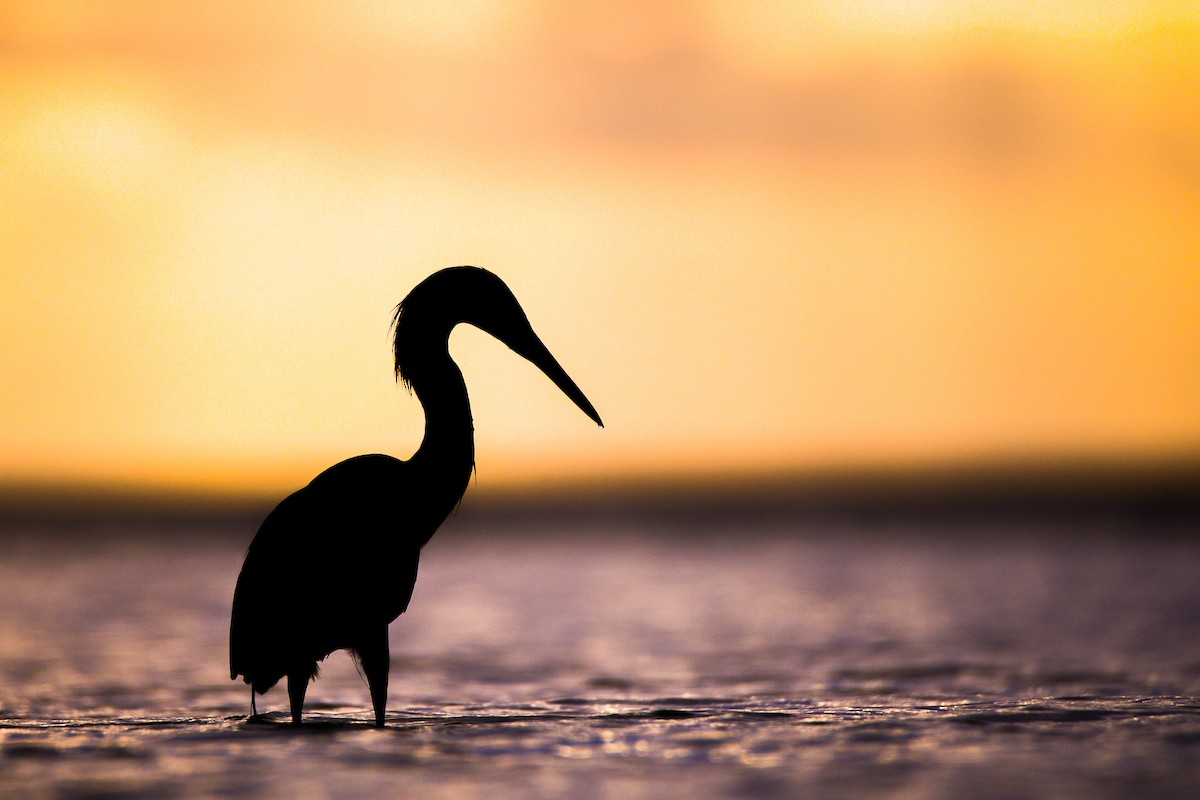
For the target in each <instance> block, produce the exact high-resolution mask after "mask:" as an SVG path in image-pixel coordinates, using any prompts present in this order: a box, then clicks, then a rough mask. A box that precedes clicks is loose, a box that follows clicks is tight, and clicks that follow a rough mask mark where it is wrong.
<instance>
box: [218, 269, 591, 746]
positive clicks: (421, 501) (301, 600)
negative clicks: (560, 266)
mask: <svg viewBox="0 0 1200 800" xmlns="http://www.w3.org/2000/svg"><path fill="white" fill-rule="evenodd" d="M459 323H467V324H470V325H474V326H475V327H477V328H480V329H482V330H483V331H485V332H487V333H489V334H491V335H492V336H494V337H496V338H497V339H499V340H500V341H501V342H503V343H504V344H506V345H508V347H510V348H511V349H512V350H513V351H514V352H516V353H517V354H518V355H521V356H523V357H524V358H526V359H528V360H529V361H531V362H532V363H533V364H534V365H536V366H537V367H538V368H539V369H541V370H542V372H544V373H545V374H546V376H547V377H549V378H550V380H552V381H553V382H554V383H555V384H556V385H557V386H558V388H559V389H561V390H562V391H563V393H565V394H566V395H567V397H569V398H571V400H573V401H574V402H575V404H576V405H577V406H579V408H580V409H581V410H582V411H583V412H584V413H585V414H587V415H588V416H589V417H591V418H592V419H593V420H594V421H595V422H596V424H597V425H600V426H601V427H603V425H604V423H603V422H601V420H600V415H599V414H597V413H596V409H595V408H594V407H593V406H592V404H591V403H590V402H589V401H588V399H587V398H586V397H584V395H583V392H581V391H580V390H579V387H578V386H576V385H575V382H574V381H572V380H571V378H570V377H569V376H568V375H567V373H566V372H565V371H564V370H563V368H562V367H561V366H559V364H558V362H557V361H556V360H555V359H554V356H552V355H551V354H550V351H549V350H548V349H546V346H545V345H544V344H542V342H541V340H540V339H539V338H538V336H537V334H535V333H534V332H533V328H532V327H531V326H530V324H529V320H528V319H527V318H526V316H525V312H524V311H522V309H521V306H520V304H519V303H518V302H517V299H516V297H514V296H513V294H512V292H511V291H509V289H508V287H507V286H505V284H504V282H503V281H501V280H500V279H499V278H498V277H496V276H495V275H493V274H492V273H491V272H488V271H487V270H484V269H480V268H478V267H451V268H449V269H444V270H441V271H440V272H436V273H434V274H433V275H431V276H430V277H428V278H426V279H425V280H424V281H422V282H421V283H420V284H418V285H417V286H416V288H414V289H413V290H412V291H411V292H410V293H409V294H408V296H407V297H406V298H405V299H404V300H403V301H402V302H401V303H400V305H398V306H397V307H396V312H395V317H394V319H393V327H394V330H395V338H394V349H395V356H396V377H397V378H398V379H399V380H400V381H401V382H402V383H403V384H404V385H405V386H406V387H407V388H408V389H409V390H410V392H413V393H415V394H416V396H417V400H418V401H420V403H421V405H422V407H423V408H424V410H425V435H424V438H423V440H422V441H421V446H420V448H419V449H418V450H417V452H416V453H415V454H414V455H413V457H412V458H410V459H409V460H408V461H401V460H399V459H396V458H392V457H391V456H386V455H362V456H357V457H355V458H351V459H348V460H346V461H342V462H341V463H339V464H335V465H333V466H332V467H330V468H329V469H327V470H325V471H324V472H322V473H321V474H320V475H318V476H317V477H316V478H314V479H313V480H312V482H311V483H309V484H308V485H307V486H305V487H304V488H303V489H300V490H299V491H297V492H295V493H294V494H292V495H290V496H288V497H287V498H285V499H284V500H283V501H282V502H280V503H279V505H278V506H276V507H275V510H274V511H272V512H271V513H270V514H269V515H268V516H267V518H266V519H265V520H264V521H263V523H262V526H261V527H260V528H259V530H258V533H257V534H256V535H255V537H254V540H253V541H252V542H251V543H250V548H249V550H248V551H247V552H246V560H245V563H244V564H243V565H242V571H241V574H240V575H239V576H238V581H237V588H236V589H235V590H234V594H233V613H232V619H231V622H230V626H229V674H230V677H231V678H233V679H234V680H236V679H237V677H238V676H239V675H241V676H243V680H244V681H245V682H246V683H248V684H250V687H251V692H250V701H251V709H252V713H254V714H257V708H256V707H255V704H254V695H255V693H257V694H263V693H265V692H266V691H267V690H269V689H270V688H271V687H273V686H274V685H275V684H276V683H278V682H279V680H280V679H281V678H282V677H284V676H285V675H286V676H287V679H288V699H289V702H290V704H291V711H292V722H293V723H295V724H299V723H300V720H301V715H302V713H303V710H304V695H305V691H306V690H307V688H308V683H309V681H310V680H312V679H313V678H316V677H317V675H318V662H319V661H321V660H322V659H324V658H325V657H326V656H328V655H329V654H330V653H332V652H333V651H335V650H349V651H350V653H351V655H352V656H353V657H354V658H355V659H356V661H357V662H358V664H359V666H360V668H361V672H362V674H363V675H364V676H365V677H366V680H367V686H368V688H369V691H370V694H371V704H372V706H373V708H374V711H375V724H376V725H377V726H380V727H382V726H383V724H384V714H385V711H386V706H387V685H388V669H389V648H388V624H389V623H390V622H392V620H394V619H396V617H398V616H399V615H400V614H402V613H404V611H405V610H406V609H407V608H408V603H409V600H410V598H411V597H412V592H413V586H414V585H415V584H416V580H417V562H418V558H419V556H420V553H421V548H422V547H423V546H424V545H425V543H426V542H428V541H429V539H430V537H432V536H433V534H434V532H435V531H436V530H437V529H438V526H440V525H441V524H442V522H443V521H444V520H445V519H446V517H447V516H449V515H450V513H451V512H452V511H453V510H454V509H455V508H456V507H457V506H458V503H459V501H460V500H461V499H462V496H463V493H464V492H465V491H466V488H467V484H468V482H469V480H470V477H471V473H472V471H473V469H474V467H475V443H474V426H473V424H472V420H471V406H470V403H469V401H468V398H467V387H466V384H465V383H464V382H463V377H462V373H461V372H460V371H459V369H458V366H457V365H456V364H455V363H454V361H453V360H452V359H451V358H450V353H449V350H448V340H449V337H450V332H451V330H453V328H454V327H455V326H456V325H458V324H459Z"/></svg>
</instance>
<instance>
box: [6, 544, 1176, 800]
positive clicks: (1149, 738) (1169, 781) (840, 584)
mask: <svg viewBox="0 0 1200 800" xmlns="http://www.w3.org/2000/svg"><path fill="white" fill-rule="evenodd" d="M568 527H571V528H573V529H571V530H541V531H537V532H536V533H535V534H530V535H519V534H515V533H514V532H513V531H511V530H499V529H497V530H487V529H469V528H468V527H464V526H463V525H462V524H461V523H460V524H459V525H458V526H457V527H454V526H452V527H451V529H449V530H447V531H444V532H443V533H442V534H439V536H438V537H437V538H436V539H435V540H434V542H433V543H432V544H431V545H430V546H429V547H428V548H427V549H426V553H425V555H424V558H423V563H422V567H421V577H420V580H419V581H418V585H417V591H416V594H415V596H414V599H413V602H412V605H411V607H410V610H409V613H407V614H406V615H404V616H403V617H401V618H400V620H398V621H397V622H396V623H395V624H393V626H392V632H391V638H392V679H391V691H390V702H389V717H388V720H389V727H388V728H387V729H385V730H376V729H373V728H372V727H371V726H370V725H369V724H368V722H369V720H370V718H371V715H370V711H369V701H368V698H367V691H366V687H365V685H364V684H363V682H362V681H361V679H360V677H359V676H358V675H357V674H356V672H355V669H354V666H353V664H352V662H351V661H350V659H349V658H348V657H347V656H346V655H345V654H343V653H338V654H334V655H333V656H332V657H330V658H329V659H328V660H327V661H326V662H325V664H324V666H323V675H322V678H321V679H320V680H319V681H318V682H316V683H315V684H313V685H312V687H311V688H310V690H309V701H308V704H307V706H306V718H307V719H308V720H310V721H311V724H308V725H305V726H304V727H303V728H301V729H299V730H297V729H294V728H292V727H291V726H290V725H288V724H287V714H286V711H287V698H286V691H284V689H283V687H278V688H276V689H275V690H273V691H272V692H271V693H269V694H268V695H267V696H266V697H265V698H260V699H259V710H260V711H261V712H264V713H263V716H262V718H261V719H259V720H255V721H251V720H248V719H247V714H248V711H249V691H248V689H247V688H246V687H245V686H244V685H243V684H241V683H234V682H232V681H230V680H229V676H228V669H227V657H228V656H227V649H226V648H227V644H226V636H227V630H228V617H229V602H230V598H231V597H232V593H233V584H234V581H235V580H236V577H237V571H238V568H239V566H240V563H241V556H242V552H243V550H244V546H245V543H246V542H245V541H242V540H241V539H240V538H239V537H238V536H236V535H235V536H233V537H231V536H230V535H229V532H228V531H206V530H195V531H193V532H192V533H190V534H187V535H183V536H176V537H174V538H166V539H161V540H156V539H153V538H149V539H147V538H144V537H143V538H134V537H130V536H127V535H124V532H122V531H113V532H112V535H111V536H96V537H92V538H91V539H88V540H79V539H54V538H50V539H45V538H40V539H39V538H37V537H34V536H31V535H27V536H16V537H11V538H9V539H6V540H3V541H0V554H2V556H3V557H2V559H0V585H2V586H3V592H2V595H0V794H5V795H9V794H11V795H13V796H29V797H109V796H111V797H117V796H120V797H127V796H128V797H155V798H160V797H168V798H169V797H209V796H234V797H240V796H254V795H279V796H295V797H316V798H320V797H343V796H367V795H373V796H380V795H382V796H407V795H414V796H415V795H418V794H419V795H421V796H424V797H447V798H449V797H454V798H470V797H496V796H506V797H507V796H534V797H560V796H572V797H622V798H639V797H647V798H649V797H663V796H686V795H692V796H699V797H730V798H732V797H754V798H775V797H780V798H782V797H795V796H839V795H840V796H854V797H893V796H904V797H911V798H953V797H964V796H972V797H983V798H988V797H997V798H999V797H1014V796H1022V797H1065V796H1088V797H1099V798H1106V797H1144V796H1157V797H1172V796H1177V797H1187V796H1200V767H1197V766H1196V765H1197V764H1200V580H1198V576H1200V547H1198V546H1196V545H1192V544H1189V543H1187V542H1186V541H1184V540H1181V539H1178V538H1176V539H1161V538H1159V539H1152V540H1146V539H1144V538H1140V537H1139V536H1138V535H1137V532H1136V531H1131V530H1122V529H1119V528H1117V529H1113V528H1103V529H1094V526H1069V525H1063V524H1062V523H1058V524H1056V525H1054V526H1050V525H1040V526H1039V525H1022V524H1016V523H1009V524H1005V525H1001V524H999V523H988V524H984V523H975V524H966V523H961V524H945V525H941V526H939V528H938V529H937V530H932V531H931V530H928V529H925V528H918V527H910V528H906V527H903V526H900V525H881V526H880V525H875V526H857V527H848V526H845V525H840V526H832V525H825V526H820V525H812V524H808V525H800V524H796V525H789V524H783V523H772V524H763V523H761V522H756V523H752V522H749V521H747V522H746V523H745V524H737V523H736V522H727V523H722V526H721V527H719V528H710V529H707V530H705V531H700V532H695V533H693V532H689V531H679V530H674V531H670V532H666V531H663V530H659V529H656V528H653V527H650V526H649V525H648V524H646V525H639V524H636V523H635V524H629V525H626V526H623V527H621V528H620V529H619V530H613V529H611V528H610V527H608V526H600V525H589V524H584V523H580V524H577V525H574V526H568ZM252 533H253V531H252V530H247V531H246V532H245V537H244V538H245V539H246V540H248V538H249V536H250V535H251V534H252ZM303 579H304V580H305V581H306V582H308V583H310V584H311V586H312V589H313V591H315V592H320V591H321V583H322V581H321V576H320V575H312V576H305V577H304V578H303ZM280 580H281V581H282V580H284V577H283V576H281V577H280Z"/></svg>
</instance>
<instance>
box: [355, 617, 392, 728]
mask: <svg viewBox="0 0 1200 800" xmlns="http://www.w3.org/2000/svg"><path fill="white" fill-rule="evenodd" d="M355 651H356V652H357V653H358V659H359V662H360V663H361V664H362V670H363V674H364V675H366V676H367V688H368V689H370V691H371V705H372V706H373V707H374V709H375V727H376V728H382V727H383V723H384V714H385V713H386V711H387V689H388V668H389V666H390V655H389V652H388V629H387V626H386V625H384V626H383V628H382V629H381V630H379V631H378V632H377V633H376V634H374V635H373V636H370V637H368V638H367V639H366V640H365V641H363V642H362V643H361V644H360V645H359V646H358V647H356V648H355Z"/></svg>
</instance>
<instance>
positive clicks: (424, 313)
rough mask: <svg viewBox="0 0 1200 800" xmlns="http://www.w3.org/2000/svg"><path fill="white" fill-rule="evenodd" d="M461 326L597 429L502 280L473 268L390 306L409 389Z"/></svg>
mask: <svg viewBox="0 0 1200 800" xmlns="http://www.w3.org/2000/svg"><path fill="white" fill-rule="evenodd" d="M461 322H465V323H467V324H468V325H474V326H475V327H476V328H479V329H480V330H482V331H485V332H487V333H490V334H491V335H492V336H494V337H496V338H497V339H499V340H500V341H501V342H503V343H504V344H506V345H508V347H509V348H510V349H511V350H512V351H513V352H515V353H516V354H517V355H520V356H522V357H524V358H526V359H528V360H529V361H530V362H532V363H533V364H534V366H536V367H537V368H538V369H540V370H541V371H542V372H543V373H545V375H546V377H548V378H550V380H552V381H554V384H555V385H556V386H557V387H558V388H559V389H561V390H562V392H563V394H565V395H566V396H567V397H569V398H571V400H572V401H573V402H574V403H575V405H577V406H579V408H580V410H581V411H583V413H585V414H587V415H588V416H589V417H591V418H592V420H593V421H595V423H596V424H597V425H599V426H601V427H603V426H604V423H603V422H601V420H600V415H599V414H598V413H596V409H595V408H594V407H593V406H592V404H591V402H590V401H589V400H588V399H587V397H585V396H584V394H583V392H582V391H580V389H579V387H578V386H576V385H575V381H573V380H571V377H570V376H569V375H567V373H566V371H565V370H563V368H562V367H561V366H560V365H559V363H558V361H557V360H556V359H555V358H554V356H553V355H551V354H550V351H549V350H548V349H547V348H546V345H544V344H542V340H541V339H539V338H538V335H537V334H536V333H534V331H533V327H532V326H531V325H530V324H529V319H528V318H527V317H526V316H525V311H524V310H523V309H522V308H521V304H520V303H518V302H517V298H516V297H515V296H514V295H513V293H512V291H511V290H510V289H509V288H508V286H506V285H505V284H504V281H502V280H500V279H499V278H498V277H496V276H495V275H493V274H492V273H491V272H488V271H487V270H486V269H481V268H479V267H450V268H448V269H443V270H441V271H439V272H435V273H434V274H432V275H430V276H429V277H428V278H426V279H425V280H423V281H421V282H420V283H419V284H417V286H416V287H415V288H414V289H413V290H412V291H411V292H409V293H408V296H407V297H405V298H404V300H402V301H401V302H400V305H398V306H396V313H395V316H394V318H393V328H394V329H395V338H394V340H393V344H394V349H395V354H396V376H397V378H399V379H400V380H401V381H402V382H403V383H404V384H405V385H406V386H409V387H410V388H411V386H412V380H413V377H414V375H415V374H416V372H417V371H419V369H420V364H421V363H422V361H423V360H424V359H426V358H428V357H429V356H430V355H431V354H432V353H436V352H441V353H445V350H446V344H447V342H448V341H449V338H450V331H451V330H453V329H454V326H455V325H458V324H459V323H461Z"/></svg>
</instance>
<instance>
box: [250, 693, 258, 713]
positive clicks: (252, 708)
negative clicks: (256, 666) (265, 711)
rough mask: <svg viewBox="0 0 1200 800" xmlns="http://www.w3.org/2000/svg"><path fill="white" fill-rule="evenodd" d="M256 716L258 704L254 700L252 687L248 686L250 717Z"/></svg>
mask: <svg viewBox="0 0 1200 800" xmlns="http://www.w3.org/2000/svg"><path fill="white" fill-rule="evenodd" d="M257 716H258V706H257V705H256V704H255V702H254V687H253V686H251V687H250V719H254V718H255V717H257Z"/></svg>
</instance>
